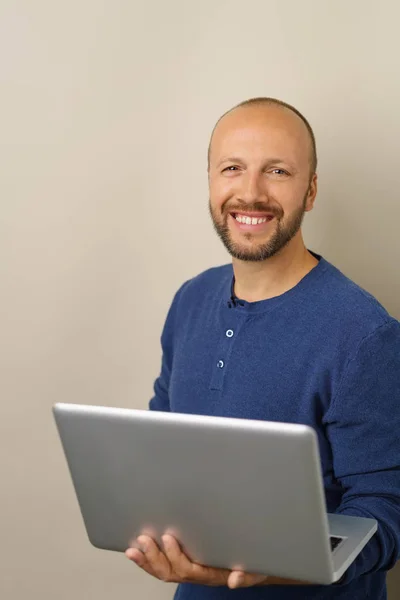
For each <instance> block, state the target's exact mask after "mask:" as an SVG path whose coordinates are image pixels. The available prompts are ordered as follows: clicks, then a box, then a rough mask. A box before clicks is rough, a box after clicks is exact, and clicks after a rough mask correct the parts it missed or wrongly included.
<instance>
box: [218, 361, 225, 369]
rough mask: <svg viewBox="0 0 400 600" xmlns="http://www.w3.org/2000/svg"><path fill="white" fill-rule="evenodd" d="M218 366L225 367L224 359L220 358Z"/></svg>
mask: <svg viewBox="0 0 400 600" xmlns="http://www.w3.org/2000/svg"><path fill="white" fill-rule="evenodd" d="M217 367H218V368H219V369H223V367H224V361H223V360H219V361H218V362H217Z"/></svg>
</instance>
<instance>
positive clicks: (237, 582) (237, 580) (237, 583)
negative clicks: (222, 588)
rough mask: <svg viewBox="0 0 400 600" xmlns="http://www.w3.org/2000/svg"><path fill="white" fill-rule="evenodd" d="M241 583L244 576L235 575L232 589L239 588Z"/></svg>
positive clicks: (241, 574) (240, 574)
mask: <svg viewBox="0 0 400 600" xmlns="http://www.w3.org/2000/svg"><path fill="white" fill-rule="evenodd" d="M243 582H244V575H243V573H238V574H237V575H236V577H235V579H234V582H233V587H234V588H237V587H240V586H241V585H242V583H243Z"/></svg>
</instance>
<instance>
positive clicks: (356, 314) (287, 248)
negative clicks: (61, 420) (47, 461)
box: [126, 98, 400, 600]
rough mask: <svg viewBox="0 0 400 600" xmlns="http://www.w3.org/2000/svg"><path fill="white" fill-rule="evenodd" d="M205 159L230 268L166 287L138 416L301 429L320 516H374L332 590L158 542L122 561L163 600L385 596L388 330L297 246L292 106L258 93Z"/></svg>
mask: <svg viewBox="0 0 400 600" xmlns="http://www.w3.org/2000/svg"><path fill="white" fill-rule="evenodd" d="M208 157H209V169H208V173H209V188H210V214H211V217H212V221H213V224H214V227H215V230H216V232H217V233H218V235H219V237H220V238H221V240H222V242H223V243H224V245H225V247H226V249H227V250H228V252H229V253H230V255H231V257H232V264H228V265H224V266H222V267H216V268H214V269H210V270H208V271H206V272H204V273H202V274H200V275H198V276H197V277H195V278H193V279H191V280H190V281H187V282H186V283H184V285H183V286H182V287H181V288H180V289H179V290H178V292H177V294H176V295H175V298H174V300H173V302H172V305H171V307H170V310H169V313H168V316H167V319H166V323H165V326H164V330H163V334H162V338H161V342H162V349H163V359H162V367H161V373H160V376H159V377H158V378H157V380H156V382H155V385H154V392H155V394H154V397H153V398H152V399H151V401H150V409H152V410H161V411H174V412H181V413H192V414H204V415H217V416H228V417H239V418H248V419H263V420H268V421H283V422H289V423H290V422H292V423H304V424H307V425H311V426H312V427H313V428H314V429H315V430H316V432H317V434H318V439H319V447H320V453H321V463H322V471H323V478H324V486H325V494H326V502H327V508H328V512H330V513H335V512H336V513H339V514H343V515H353V516H362V517H371V518H375V519H377V521H378V524H379V526H378V532H377V533H376V534H375V535H374V537H373V538H372V539H371V540H370V542H368V544H367V545H366V546H365V548H364V550H363V551H362V552H361V553H360V555H359V556H358V557H357V559H356V560H355V561H354V562H353V564H352V565H351V566H350V567H349V569H348V570H347V572H346V573H345V575H344V576H343V577H342V579H341V580H340V581H339V582H337V583H335V584H333V585H330V586H321V585H310V584H308V583H306V582H300V581H292V580H287V579H282V578H278V577H274V576H269V577H264V576H259V575H253V574H250V573H243V572H240V571H229V570H225V569H215V568H211V567H207V566H201V565H198V564H194V563H191V562H190V560H189V559H188V558H187V557H186V556H185V555H184V554H183V553H182V551H181V549H180V546H179V540H175V539H174V538H173V537H171V536H164V537H163V546H162V547H158V546H157V544H156V543H155V542H154V541H153V540H152V539H151V538H149V537H146V536H141V537H140V538H138V544H139V546H140V550H138V549H134V548H130V549H128V550H127V551H126V555H127V557H128V558H130V559H131V560H132V561H134V562H135V563H136V564H137V565H139V566H140V567H141V568H142V569H144V570H145V571H146V572H147V573H149V574H150V575H152V576H154V577H157V578H158V579H161V580H163V581H169V582H176V583H179V586H178V588H177V591H176V595H175V598H176V600H223V599H229V598H235V599H237V600H246V599H248V600H250V599H251V600H258V599H259V600H261V599H265V600H267V599H268V600H275V599H278V598H279V599H280V600H295V599H307V600H309V599H320V600H322V599H324V600H328V599H331V598H332V599H333V598H335V599H336V598H340V599H342V600H366V598H371V599H374V600H378V599H379V600H383V599H384V598H386V572H387V571H388V570H389V569H390V568H391V567H393V565H394V564H395V562H396V560H397V559H398V558H399V552H400V435H399V431H400V323H399V322H398V321H397V320H396V319H394V318H393V317H391V316H390V315H389V314H388V313H387V312H386V310H385V309H384V308H383V307H382V306H381V305H380V304H379V303H378V301H377V300H376V299H375V298H373V297H372V296H371V295H370V294H368V293H367V292H366V291H364V290H363V289H361V288H360V287H358V286H357V285H356V284H355V283H353V282H352V281H350V280H349V279H348V278H347V277H345V276H344V275H343V274H342V273H341V272H340V271H339V270H338V269H337V268H335V267H334V266H333V265H332V264H330V263H329V262H328V261H327V260H326V259H324V258H323V257H322V256H320V255H318V254H316V253H315V252H312V251H311V250H309V249H307V247H306V246H305V244H304V240H303V236H302V231H301V224H302V220H303V218H304V215H305V213H306V212H308V211H310V210H312V208H313V206H314V202H315V198H316V194H317V174H316V167H317V155H316V148H315V139H314V134H313V131H312V129H311V127H310V125H309V123H308V122H307V120H306V119H305V118H304V117H303V116H302V115H301V114H300V113H299V112H298V111H297V110H296V109H295V108H293V107H292V106H290V105H288V104H285V103H283V102H281V101H279V100H275V99H271V98H255V99H252V100H248V101H246V102H244V103H242V104H240V105H239V106H237V107H235V108H233V109H231V110H230V111H228V112H227V113H225V115H223V116H222V117H221V119H220V120H219V121H218V123H217V125H216V127H215V128H214V131H213V133H212V136H211V141H210V146H209V156H208ZM238 468H240V469H243V468H246V465H238ZM260 476H261V474H260Z"/></svg>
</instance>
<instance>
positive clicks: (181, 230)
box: [0, 0, 400, 600]
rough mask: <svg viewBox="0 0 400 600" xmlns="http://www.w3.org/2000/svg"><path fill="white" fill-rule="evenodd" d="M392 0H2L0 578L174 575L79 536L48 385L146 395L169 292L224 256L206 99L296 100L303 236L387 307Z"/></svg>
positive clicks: (131, 584)
mask: <svg viewBox="0 0 400 600" xmlns="http://www.w3.org/2000/svg"><path fill="white" fill-rule="evenodd" d="M399 19H400V6H399V4H398V3H397V2H396V1H395V0H393V1H386V2H385V1H383V2H382V1H381V3H380V4H379V6H377V5H376V3H375V2H372V1H366V0H353V1H348V0H339V1H338V0H336V1H335V2H333V1H332V2H330V1H327V0H325V1H320V0H314V1H312V0H302V1H301V2H298V1H297V0H292V1H287V2H275V1H268V0H258V1H251V0H249V1H248V2H246V3H243V2H239V1H238V0H230V1H229V2H228V1H222V0H219V1H218V0H202V2H200V3H199V2H196V3H194V2H191V1H188V0H186V1H185V0H169V2H163V1H162V0H158V1H157V0H147V1H146V2H144V1H141V2H140V1H138V0H137V1H132V0H131V1H130V0H125V1H123V0H68V1H63V2H61V1H58V2H55V1H54V0H35V1H34V2H32V1H31V0H1V2H0V108H1V110H0V171H1V177H0V192H1V195H0V198H1V211H0V285H1V290H0V292H1V293H0V314H1V329H0V331H1V362H0V369H1V379H0V381H1V412H2V416H1V419H0V440H1V441H0V443H1V458H0V461H1V465H0V468H1V471H0V472H1V495H0V515H1V517H0V521H1V549H0V565H1V566H0V571H1V573H0V596H1V598H4V599H7V600H23V599H25V598H27V597H29V598H41V599H43V600H47V599H48V600H50V599H51V600H52V599H53V598H58V599H59V600H63V599H65V600H66V599H68V600H69V599H70V598H79V599H86V598H88V599H89V598H96V599H98V600H102V599H104V600H105V599H108V598H110V597H112V598H115V599H117V598H127V597H129V598H149V599H160V600H161V599H167V598H171V596H172V594H173V586H171V585H167V584H161V583H159V582H157V581H155V580H152V579H151V578H150V577H148V576H147V575H145V574H142V573H140V572H139V570H138V569H137V568H136V567H135V566H134V565H133V564H132V563H130V562H129V561H128V560H127V559H125V558H124V557H123V556H122V555H120V554H117V553H108V552H104V551H99V550H95V549H94V548H92V547H91V546H90V544H89V543H88V541H87V539H86V535H85V532H84V529H83V525H82V521H81V517H80V513H79V509H78V506H77V502H76V499H75V496H74V493H73V490H72V485H71V481H70V479H69V475H68V472H67V469H66V464H65V460H64V457H63V455H62V451H61V447H60V443H59V440H58V437H57V435H56V430H55V426H54V423H53V420H52V415H51V406H52V404H53V403H54V402H56V401H63V402H82V403H90V404H109V405H113V406H124V407H134V408H145V407H146V406H147V403H148V400H149V398H150V396H151V394H152V385H153V380H154V378H155V377H156V376H157V375H158V371H159V367H160V357H161V355H160V345H159V336H160V333H161V328H162V325H163V322H164V318H165V315H166V312H167V310H168V307H169V304H170V302H171V299H172V295H173V293H174V292H175V290H176V289H177V287H178V286H179V285H180V284H181V283H182V282H183V281H184V280H185V279H187V278H188V277H191V276H192V275H195V274H197V273H198V272H199V271H201V270H203V269H206V268H208V267H210V266H213V265H216V264H222V263H224V262H228V261H229V257H228V256H227V254H226V253H225V250H224V249H223V247H222V245H221V244H220V242H219V240H218V239H217V238H216V236H215V234H214V232H213V229H212V226H211V223H210V220H209V216H208V210H207V203H208V194H207V175H206V148H207V144H208V138H209V134H210V132H211V129H212V127H213V125H214V122H215V121H216V119H217V118H218V117H219V116H220V115H221V114H222V113H223V112H224V111H225V110H227V109H228V108H230V107H231V106H233V105H234V104H236V103H237V102H240V101H241V100H244V99H246V98H249V97H253V96H258V95H269V96H274V97H278V98H281V99H283V100H285V101H287V102H290V103H293V104H294V105H295V106H296V107H297V108H298V109H300V110H301V111H303V112H304V113H305V115H306V116H307V117H308V118H309V120H310V121H311V123H312V125H313V127H314V129H315V134H316V138H317V144H318V152H319V160H320V163H319V165H320V166H319V170H318V171H319V194H318V198H317V203H316V207H315V210H314V211H313V212H312V213H310V214H309V215H307V216H306V221H305V224H304V235H305V240H306V243H307V246H308V247H309V248H311V249H313V250H315V251H316V252H319V253H320V254H322V255H323V256H324V257H325V258H327V259H328V260H330V261H331V262H333V263H334V264H335V265H336V266H337V267H339V268H340V269H342V270H343V271H344V272H345V273H346V274H347V275H349V276H350V277H351V278H353V279H354V280H355V281H356V282H357V283H359V284H360V285H362V286H363V287H365V288H366V289H368V290H369V291H370V292H372V293H373V294H374V295H375V296H376V297H377V298H378V299H379V300H380V301H381V302H382V303H383V304H384V305H385V306H386V307H387V308H388V310H389V311H390V312H391V313H392V314H393V315H394V316H396V317H397V318H399V317H400V300H399V295H400V276H399V259H400V238H399V233H398V232H399V222H400V202H399V193H398V189H399V185H400V170H399V166H398V161H399V154H400V142H399V140H400V119H399V113H398V107H399V106H400V80H399V70H400V64H399V63H400V59H399V56H400V43H399V34H398V22H399ZM390 579H391V581H392V591H391V598H393V599H394V598H396V597H398V596H399V595H400V577H399V574H397V584H396V570H394V571H393V572H392V573H391V575H390ZM396 586H397V587H396ZM396 589H397V593H396Z"/></svg>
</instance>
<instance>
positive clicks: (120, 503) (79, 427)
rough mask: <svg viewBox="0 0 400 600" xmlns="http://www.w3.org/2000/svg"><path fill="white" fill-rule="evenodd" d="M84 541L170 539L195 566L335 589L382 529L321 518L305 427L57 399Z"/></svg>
mask: <svg viewBox="0 0 400 600" xmlns="http://www.w3.org/2000/svg"><path fill="white" fill-rule="evenodd" d="M53 414H54V417H55V421H56V425H57V428H58V432H59V435H60V439H61V443H62V446H63V449H64V453H65V457H66V461H67V464H68V467H69V471H70V475H71V477H72V481H73V485H74V488H75V492H76V496H77V499H78V502H79V505H80V509H81V513H82V517H83V521H84V525H85V527H86V532H87V535H88V538H89V540H90V542H91V543H92V544H93V545H94V546H96V547H97V548H102V549H106V550H115V551H119V552H124V551H125V550H126V549H127V548H128V547H132V546H135V540H136V538H137V537H138V536H139V535H141V534H147V535H150V536H151V537H153V538H154V539H155V540H156V541H157V542H158V543H160V542H161V536H162V535H163V534H164V533H166V532H168V533H171V534H172V535H174V536H175V537H176V538H177V539H178V540H179V542H180V543H181V546H182V548H183V550H184V552H185V553H186V554H187V555H188V556H189V558H190V559H191V560H192V561H195V562H198V563H201V564H205V565H209V566H213V567H222V568H229V569H243V570H245V571H247V572H250V573H261V574H266V575H274V576H279V577H285V578H290V579H299V580H303V581H307V582H310V583H314V584H330V583H333V582H335V581H337V580H339V579H340V578H341V576H342V575H343V573H344V572H345V570H346V569H347V568H348V567H349V565H350V564H351V563H352V561H353V560H354V559H355V558H356V556H357V555H358V554H359V552H360V551H361V550H362V549H363V547H364V546H365V544H367V542H368V540H369V539H370V538H371V537H372V536H373V534H374V533H375V532H376V530H377V522H376V521H375V520H374V519H369V518H368V519H367V518H361V517H352V516H345V515H336V514H327V511H326V503H325V494H324V488H323V481H322V474H321V466H320V459H319V452H318V438H317V435H316V432H315V431H314V430H313V429H312V428H311V427H309V426H307V425H301V424H288V423H277V422H269V421H255V420H244V419H237V418H226V417H211V416H198V415H187V414H179V413H165V412H155V411H147V410H134V409H126V408H111V407H100V406H85V405H77V404H61V403H59V404H56V405H54V407H53Z"/></svg>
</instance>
